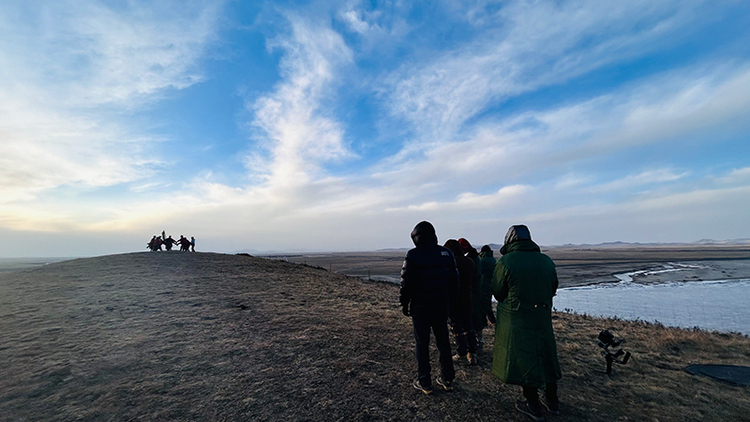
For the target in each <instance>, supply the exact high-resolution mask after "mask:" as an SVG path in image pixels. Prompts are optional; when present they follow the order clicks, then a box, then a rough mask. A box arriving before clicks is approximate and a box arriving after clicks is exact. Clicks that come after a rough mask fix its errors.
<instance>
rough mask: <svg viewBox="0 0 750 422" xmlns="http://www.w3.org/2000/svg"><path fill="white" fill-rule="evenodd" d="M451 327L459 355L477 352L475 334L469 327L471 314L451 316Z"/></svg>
mask: <svg viewBox="0 0 750 422" xmlns="http://www.w3.org/2000/svg"><path fill="white" fill-rule="evenodd" d="M451 328H453V335H454V336H455V337H456V348H457V350H456V352H457V353H458V355H459V356H466V353H476V352H477V349H478V348H477V336H476V335H475V333H474V329H473V328H471V316H463V317H455V318H454V317H451Z"/></svg>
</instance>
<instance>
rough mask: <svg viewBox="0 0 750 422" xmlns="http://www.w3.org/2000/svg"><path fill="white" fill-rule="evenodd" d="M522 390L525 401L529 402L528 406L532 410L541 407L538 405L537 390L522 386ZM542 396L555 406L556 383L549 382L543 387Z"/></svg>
mask: <svg viewBox="0 0 750 422" xmlns="http://www.w3.org/2000/svg"><path fill="white" fill-rule="evenodd" d="M522 389H523V396H524V397H525V398H526V400H528V401H529V404H530V405H531V407H532V408H534V409H539V408H540V407H541V404H540V403H539V389H538V388H536V387H529V386H526V385H524V386H523V387H522ZM544 395H545V396H546V397H547V400H549V401H550V402H551V403H553V404H556V403H557V400H558V399H557V383H556V382H549V383H547V385H545V386H544Z"/></svg>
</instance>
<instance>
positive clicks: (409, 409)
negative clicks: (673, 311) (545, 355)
mask: <svg viewBox="0 0 750 422" xmlns="http://www.w3.org/2000/svg"><path fill="white" fill-rule="evenodd" d="M397 296H398V288H397V286H394V285H392V284H387V283H377V282H368V281H363V280H361V279H358V278H353V277H347V276H343V275H338V274H334V273H330V272H328V271H327V270H326V269H322V268H316V267H310V266H307V265H301V264H294V263H289V262H283V261H272V260H267V259H260V258H255V257H251V256H243V255H221V254H209V253H190V254H185V253H177V252H175V253H165V252H164V253H133V254H124V255H112V256H103V257H97V258H87V259H77V260H72V261H66V262H60V263H55V264H50V265H47V266H44V267H41V268H35V269H32V270H25V271H18V272H12V273H6V274H0V312H2V313H1V314H0V361H2V362H4V363H5V364H4V365H2V366H0V415H3V417H4V418H8V419H9V420H23V421H47V420H55V421H72V420H76V421H95V420H97V421H98V420H184V421H188V420H254V421H255V420H258V421H274V420H290V421H302V420H309V421H319V420H320V421H322V420H326V421H329V420H333V421H337V420H340V421H364V420H378V421H380V420H392V421H401V420H426V421H434V420H451V421H484V420H486V421H490V420H492V421H496V420H508V421H525V420H526V419H524V417H522V416H523V415H520V414H518V413H517V412H516V411H515V409H514V408H513V405H514V403H515V400H516V398H517V397H518V396H519V391H518V389H517V388H516V387H512V386H507V385H504V384H502V383H501V382H499V381H498V380H496V379H495V378H494V377H493V376H492V374H491V372H490V366H491V362H490V357H489V356H488V354H487V353H485V354H483V355H481V356H480V366H479V367H472V368H467V367H463V366H459V367H458V368H457V369H458V378H457V387H456V391H454V392H453V393H440V392H438V393H436V394H435V395H433V396H429V397H428V396H424V395H422V394H420V393H419V392H417V391H416V390H414V389H413V388H412V387H411V381H412V380H413V377H414V374H415V372H416V364H415V361H414V357H413V336H412V332H411V322H410V320H409V319H408V318H406V317H404V316H403V315H401V311H400V307H399V306H398V300H397ZM554 318H555V319H554V327H555V330H556V335H557V338H558V349H559V354H560V360H561V365H562V368H563V374H564V378H563V380H562V381H561V383H560V396H561V400H562V402H563V407H562V411H563V412H564V414H563V415H561V416H557V417H551V418H549V420H554V421H601V420H659V421H685V420H748V416H747V415H749V414H750V401H749V400H748V398H747V397H748V396H747V392H748V391H747V388H742V387H734V386H730V385H724V384H719V383H717V382H715V381H712V380H709V379H706V378H698V377H695V376H692V375H689V374H687V373H686V372H685V371H684V367H685V366H687V365H688V364H691V363H726V364H738V365H747V364H748V362H749V361H750V339H748V338H747V337H745V336H742V335H738V334H724V333H709V332H704V331H690V330H680V329H674V328H666V327H663V326H659V325H653V324H643V323H639V322H625V321H620V320H614V319H610V320H604V319H594V318H589V317H586V316H580V315H571V314H565V313H557V314H555V317H554ZM604 328H608V329H611V330H613V331H614V332H615V334H616V335H618V336H620V337H624V338H626V339H627V343H626V345H627V349H628V350H630V351H631V352H633V354H634V360H633V361H632V362H631V363H628V364H627V365H624V366H617V367H616V375H615V376H614V377H613V378H611V379H610V378H609V377H607V376H606V375H604V374H603V373H601V371H602V370H603V369H604V360H603V358H602V356H601V355H600V353H599V349H598V348H597V346H596V344H595V339H596V336H597V334H598V332H599V331H600V330H601V329H604ZM486 340H487V342H488V344H487V345H486V346H485V350H486V351H487V352H490V351H491V344H492V336H491V335H490V336H486ZM432 353H433V356H436V354H435V353H436V352H435V351H434V350H433V352H432Z"/></svg>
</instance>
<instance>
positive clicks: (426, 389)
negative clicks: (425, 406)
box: [413, 378, 432, 395]
mask: <svg viewBox="0 0 750 422" xmlns="http://www.w3.org/2000/svg"><path fill="white" fill-rule="evenodd" d="M413 385H414V388H416V389H417V390H419V391H421V392H423V393H425V394H427V395H430V394H432V385H426V386H425V385H422V383H421V382H420V381H419V378H417V379H415V380H414V384H413Z"/></svg>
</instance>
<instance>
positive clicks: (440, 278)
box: [400, 221, 561, 421]
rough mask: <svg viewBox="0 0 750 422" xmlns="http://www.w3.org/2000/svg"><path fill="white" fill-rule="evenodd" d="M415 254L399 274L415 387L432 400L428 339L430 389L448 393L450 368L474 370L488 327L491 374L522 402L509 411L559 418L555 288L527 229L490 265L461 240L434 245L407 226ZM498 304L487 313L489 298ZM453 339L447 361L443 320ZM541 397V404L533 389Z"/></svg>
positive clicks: (433, 239)
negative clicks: (432, 347) (435, 354)
mask: <svg viewBox="0 0 750 422" xmlns="http://www.w3.org/2000/svg"><path fill="white" fill-rule="evenodd" d="M411 238H412V241H413V242H414V245H415V246H416V247H415V248H413V249H411V250H410V251H409V252H408V253H407V254H406V257H405V258H404V263H403V265H402V267H401V290H400V302H401V306H402V309H403V313H404V315H406V316H410V317H411V318H412V323H413V327H414V339H415V341H416V358H417V367H418V368H417V378H416V379H415V381H414V388H416V389H417V390H420V391H422V392H423V393H425V394H432V392H433V386H432V377H431V374H430V373H431V367H430V357H429V343H430V332H432V333H433V334H434V335H435V342H436V345H437V349H438V351H439V355H440V369H441V371H440V372H441V373H440V375H439V376H438V377H437V378H436V383H437V384H438V385H439V386H440V387H442V388H443V389H444V390H446V391H451V390H453V382H454V379H455V368H454V363H461V362H464V361H465V362H466V363H468V365H470V366H472V365H477V352H478V351H480V350H481V349H482V346H483V342H482V339H483V336H482V330H483V329H484V328H485V327H487V325H488V320H489V322H490V323H494V324H495V343H494V347H493V365H492V370H493V373H494V374H495V375H496V376H497V377H498V378H500V379H501V380H503V381H504V382H506V383H509V384H514V385H520V386H521V387H522V394H523V397H524V400H519V401H518V402H517V403H516V408H517V409H518V410H519V411H521V412H523V413H524V414H526V415H528V416H530V417H531V418H532V419H533V420H536V421H543V420H544V413H543V410H542V409H543V407H544V408H546V409H547V411H548V412H550V413H552V414H559V412H560V410H559V409H560V408H559V400H558V396H557V380H559V379H560V378H561V371H560V365H559V362H558V359H557V348H556V344H555V338H554V333H553V330H552V314H551V312H552V297H553V296H554V295H555V293H556V291H557V286H558V281H557V272H556V269H555V265H554V263H553V262H552V260H551V259H550V258H549V257H548V256H547V255H544V254H542V253H541V250H540V248H539V246H538V245H537V244H536V243H534V242H533V241H532V240H531V233H530V232H529V229H528V228H527V227H526V226H523V225H516V226H512V227H510V229H509V230H508V233H507V234H506V236H505V242H504V245H503V247H502V248H501V249H500V253H501V254H502V257H500V259H495V258H494V256H493V252H492V249H491V248H490V247H489V246H488V245H485V246H483V247H482V249H481V252H480V253H478V252H477V251H476V249H475V248H474V247H472V246H471V244H470V243H469V241H467V240H466V239H463V238H462V239H458V240H455V239H450V240H448V241H447V242H445V246H440V245H439V244H438V239H437V235H436V234H435V228H434V227H433V226H432V224H430V223H429V222H427V221H422V222H420V223H419V224H417V225H416V227H414V230H413V231H412V232H411ZM493 295H494V297H495V299H497V301H498V306H497V316H495V315H494V314H493V312H492V296H493ZM449 320H450V325H451V329H452V331H453V334H454V337H455V340H456V348H457V353H456V355H452V352H451V344H450V340H449V336H448V321H449ZM540 388H542V389H543V390H544V397H543V398H542V399H541V400H540V398H539V394H538V390H539V389H540Z"/></svg>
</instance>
